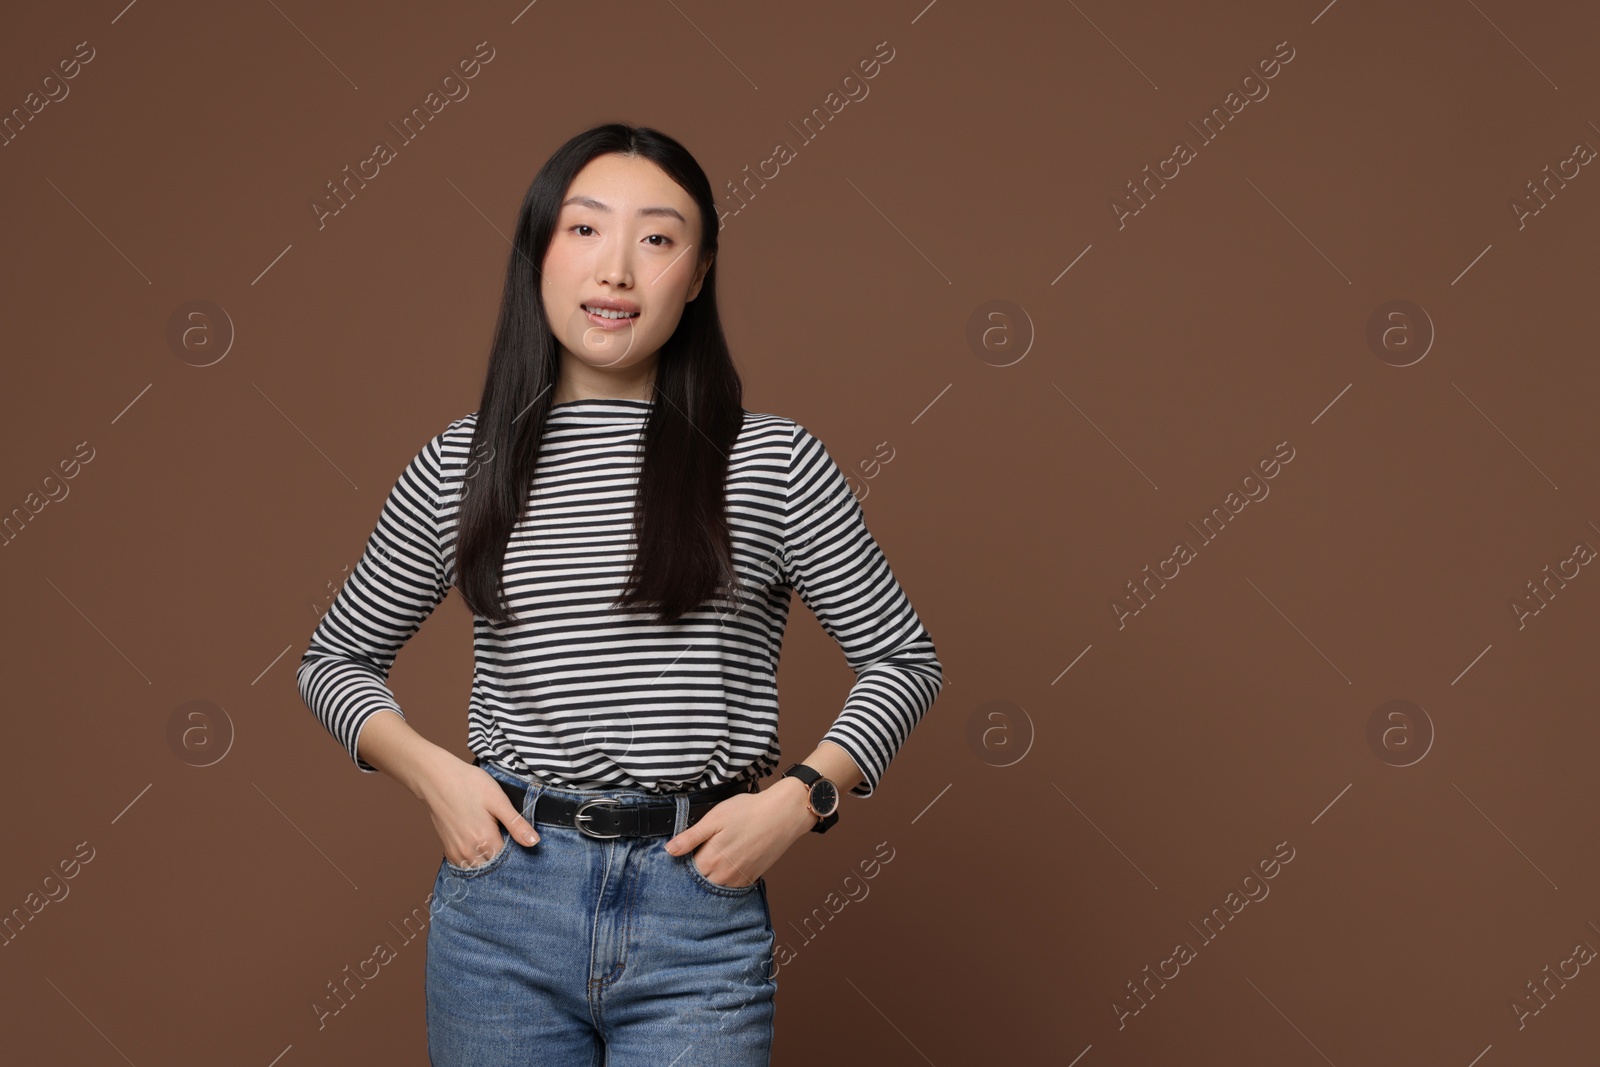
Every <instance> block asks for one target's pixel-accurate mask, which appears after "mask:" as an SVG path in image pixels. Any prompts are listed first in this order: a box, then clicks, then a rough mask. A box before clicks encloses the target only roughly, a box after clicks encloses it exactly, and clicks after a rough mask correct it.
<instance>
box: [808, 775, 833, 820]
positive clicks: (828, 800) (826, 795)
mask: <svg viewBox="0 0 1600 1067" xmlns="http://www.w3.org/2000/svg"><path fill="white" fill-rule="evenodd" d="M838 806H839V790H837V789H835V788H834V785H833V783H832V782H830V781H828V779H826V778H823V779H820V780H818V781H817V782H816V783H815V784H814V785H812V787H811V808H812V810H813V811H815V812H816V813H817V814H818V815H820V816H824V817H826V816H829V815H832V814H833V812H834V810H835V809H836V808H838Z"/></svg>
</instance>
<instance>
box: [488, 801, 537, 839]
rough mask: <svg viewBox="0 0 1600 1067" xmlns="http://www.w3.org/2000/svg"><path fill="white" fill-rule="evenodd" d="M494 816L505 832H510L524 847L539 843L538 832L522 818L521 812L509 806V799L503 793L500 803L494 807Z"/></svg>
mask: <svg viewBox="0 0 1600 1067" xmlns="http://www.w3.org/2000/svg"><path fill="white" fill-rule="evenodd" d="M494 815H495V818H497V819H499V820H500V822H501V824H502V825H504V826H505V828H506V829H507V830H509V831H511V836H512V838H513V839H514V840H517V841H520V842H522V843H523V844H524V845H536V844H538V843H539V833H538V831H536V830H535V829H534V828H533V824H532V823H531V822H529V821H528V820H527V819H524V818H523V817H522V813H521V812H519V811H518V810H517V809H516V808H514V807H512V806H511V801H510V799H509V798H508V797H507V796H506V795H505V794H504V793H501V794H500V803H498V804H496V805H495V809H494Z"/></svg>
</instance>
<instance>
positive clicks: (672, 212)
mask: <svg viewBox="0 0 1600 1067" xmlns="http://www.w3.org/2000/svg"><path fill="white" fill-rule="evenodd" d="M569 204H577V205H579V206H581V207H589V208H594V210H596V211H604V212H606V213H607V214H610V212H611V208H610V207H609V206H608V205H606V204H603V203H601V202H600V201H598V200H596V199H595V198H594V197H592V196H572V197H568V198H567V199H566V200H564V201H562V204H561V206H562V207H567V206H568V205H569ZM639 214H640V216H652V215H664V216H666V217H667V218H673V219H677V220H678V221H679V222H681V223H683V224H684V225H688V223H689V220H688V219H686V218H684V217H683V213H682V212H680V211H679V210H678V209H677V208H675V207H666V206H661V207H642V208H640V209H639Z"/></svg>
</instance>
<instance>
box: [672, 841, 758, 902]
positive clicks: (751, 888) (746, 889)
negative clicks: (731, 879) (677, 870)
mask: <svg viewBox="0 0 1600 1067" xmlns="http://www.w3.org/2000/svg"><path fill="white" fill-rule="evenodd" d="M699 852H700V850H699V849H698V848H697V849H695V850H694V851H693V852H691V853H689V854H688V855H687V856H685V857H683V865H684V867H685V868H686V869H687V870H688V872H689V878H690V880H692V881H693V882H694V883H695V884H696V885H698V886H700V887H701V888H703V889H705V890H706V891H708V892H711V893H715V894H717V895H718V896H722V897H742V896H744V895H746V894H747V893H754V892H755V891H756V887H757V886H759V885H760V884H761V879H759V878H757V879H756V880H755V881H754V882H751V883H750V884H749V885H718V884H717V883H716V882H713V881H712V880H711V879H709V878H707V877H706V876H705V875H704V874H702V873H701V872H700V865H699V864H698V863H696V862H695V861H694V858H695V856H696V855H698V854H699Z"/></svg>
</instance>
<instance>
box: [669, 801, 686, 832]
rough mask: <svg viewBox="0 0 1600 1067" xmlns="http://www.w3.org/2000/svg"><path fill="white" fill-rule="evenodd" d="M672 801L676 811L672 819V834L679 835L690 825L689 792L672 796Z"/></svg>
mask: <svg viewBox="0 0 1600 1067" xmlns="http://www.w3.org/2000/svg"><path fill="white" fill-rule="evenodd" d="M672 803H673V809H674V811H675V813H676V814H675V815H674V818H673V820H672V836H673V837H677V836H678V835H679V834H681V833H683V831H684V830H685V829H686V828H687V827H688V825H689V794H687V793H677V794H675V795H674V796H673V798H672Z"/></svg>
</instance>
